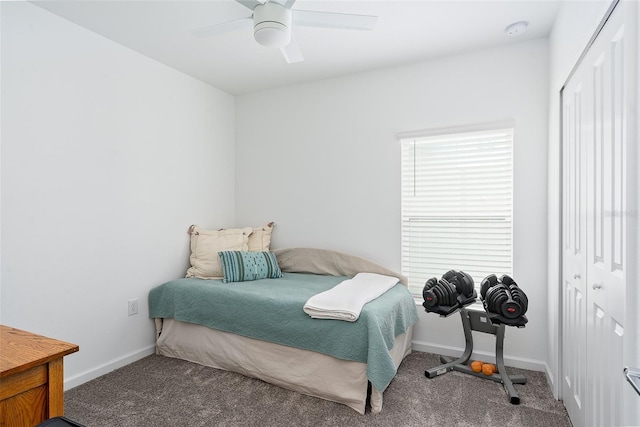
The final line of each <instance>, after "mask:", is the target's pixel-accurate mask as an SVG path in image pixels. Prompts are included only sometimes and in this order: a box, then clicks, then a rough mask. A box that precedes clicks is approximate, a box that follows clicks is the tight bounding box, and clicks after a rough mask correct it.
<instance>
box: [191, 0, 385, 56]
mask: <svg viewBox="0 0 640 427" xmlns="http://www.w3.org/2000/svg"><path fill="white" fill-rule="evenodd" d="M236 1H237V2H238V3H240V4H241V5H243V6H245V7H247V8H248V9H250V10H251V11H252V12H253V14H252V15H251V16H248V17H246V18H240V19H235V20H233V21H228V22H223V23H221V24H215V25H210V26H207V27H203V28H199V29H197V30H195V31H194V33H195V34H196V35H197V36H200V37H210V36H214V35H218V34H223V33H226V32H230V31H235V30H238V29H241V28H248V27H250V26H253V37H254V38H255V40H256V41H257V42H258V43H259V44H261V45H263V46H267V47H273V48H280V51H281V52H282V55H283V56H284V58H285V59H286V61H287V62H288V63H292V62H300V61H302V60H303V59H304V58H303V56H302V52H301V51H300V47H299V46H298V43H296V40H295V38H293V37H292V35H291V29H292V26H293V25H300V26H306V27H321V28H339V29H350V30H365V31H366V30H372V29H373V27H374V26H375V24H376V21H377V20H378V17H377V16H371V15H354V14H347V13H333V12H316V11H311V10H297V9H296V10H291V7H292V6H293V4H294V3H295V2H296V0H267V1H266V2H264V3H262V2H260V1H258V0H236Z"/></svg>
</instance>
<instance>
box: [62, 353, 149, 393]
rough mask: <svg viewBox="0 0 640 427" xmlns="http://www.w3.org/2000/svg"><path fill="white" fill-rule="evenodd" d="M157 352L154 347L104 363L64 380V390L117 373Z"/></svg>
mask: <svg viewBox="0 0 640 427" xmlns="http://www.w3.org/2000/svg"><path fill="white" fill-rule="evenodd" d="M155 352H156V346H155V345H152V346H149V347H146V348H143V349H141V350H137V351H134V352H131V353H128V354H125V355H123V356H121V357H118V358H116V359H113V360H111V361H109V362H106V363H103V364H102V365H99V366H96V367H95V368H92V369H89V370H87V371H84V372H81V373H79V374H77V375H74V376H72V377H71V378H66V379H65V380H64V389H65V391H66V390H69V389H71V388H74V387H77V386H79V385H80V384H84V383H86V382H87V381H91V380H93V379H95V378H98V377H99V376H102V375H104V374H108V373H109V372H111V371H115V370H116V369H118V368H122V367H123V366H126V365H128V364H130V363H133V362H135V361H136V360H140V359H142V358H144V357H147V356H149V355H152V354H154V353H155Z"/></svg>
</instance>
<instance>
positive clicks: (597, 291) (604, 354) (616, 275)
mask: <svg viewBox="0 0 640 427" xmlns="http://www.w3.org/2000/svg"><path fill="white" fill-rule="evenodd" d="M634 11H635V6H634V5H633V4H632V3H630V2H626V1H623V2H620V3H619V4H618V6H616V8H615V10H614V11H613V13H612V15H611V16H610V18H609V19H608V21H607V23H606V25H605V26H604V27H603V29H602V31H601V32H600V34H599V35H598V37H597V39H596V40H595V42H594V43H593V45H592V46H591V48H590V49H589V51H588V53H587V54H586V55H585V57H584V58H583V60H582V62H581V63H580V65H579V67H578V68H577V69H576V71H575V73H574V74H573V76H572V78H571V79H570V80H569V82H568V83H567V85H566V86H565V90H564V92H563V104H564V105H563V150H564V151H563V157H564V158H563V168H564V170H563V181H564V191H565V192H564V195H563V198H564V204H563V209H565V214H564V218H563V228H564V229H563V231H564V236H563V241H564V246H563V247H564V251H563V254H564V259H563V298H564V301H563V310H564V312H563V400H564V402H565V406H566V407H567V411H568V412H569V416H570V418H571V420H572V422H573V424H574V426H582V425H586V426H625V425H640V419H639V418H638V414H637V409H636V408H637V407H638V406H640V400H638V399H634V396H633V395H632V392H631V388H630V387H629V385H628V384H626V382H625V379H624V376H623V374H622V370H623V367H624V366H625V364H626V363H629V362H631V361H633V360H635V354H636V353H637V349H636V348H635V344H636V342H635V337H634V335H635V330H636V328H637V327H636V325H635V324H633V323H632V322H629V319H632V320H633V319H635V316H633V315H632V314H631V313H627V311H626V307H627V289H628V288H627V287H630V286H633V285H634V284H635V280H633V277H632V276H631V275H632V274H633V273H634V268H635V267H632V268H631V270H630V269H629V264H630V262H632V263H633V262H637V261H636V260H635V259H629V257H630V256H634V254H635V247H634V246H635V238H634V235H635V234H634V233H635V229H634V228H635V226H634V223H633V221H630V218H631V214H632V212H634V211H635V208H634V207H633V206H632V205H630V204H629V203H630V202H634V201H635V194H636V191H637V182H636V179H635V178H634V177H635V175H634V173H633V169H634V168H636V167H637V165H636V157H635V146H633V145H631V143H633V144H636V139H635V134H634V131H635V127H634V124H635V117H633V116H630V115H629V114H630V113H632V112H633V111H634V109H633V108H631V107H632V105H633V103H632V102H634V101H635V100H634V97H635V96H636V95H635V94H636V92H635V82H636V75H635V72H634V71H633V70H634V69H635V64H634V61H635V58H636V52H635V46H636V43H635V38H636V35H635V32H634V31H635V25H633V21H632V20H630V18H632V17H635V12H634ZM632 12H633V13H632ZM629 289H631V288H629ZM629 293H630V294H631V295H634V294H635V293H634V292H629Z"/></svg>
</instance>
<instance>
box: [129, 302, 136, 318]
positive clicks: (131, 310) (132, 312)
mask: <svg viewBox="0 0 640 427" xmlns="http://www.w3.org/2000/svg"><path fill="white" fill-rule="evenodd" d="M128 303H129V316H133V315H136V314H138V298H136V299H130V300H129V301H128Z"/></svg>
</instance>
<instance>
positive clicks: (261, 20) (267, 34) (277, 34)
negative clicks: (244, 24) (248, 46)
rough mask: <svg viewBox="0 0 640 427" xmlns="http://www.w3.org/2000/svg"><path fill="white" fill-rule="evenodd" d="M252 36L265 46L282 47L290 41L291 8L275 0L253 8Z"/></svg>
mask: <svg viewBox="0 0 640 427" xmlns="http://www.w3.org/2000/svg"><path fill="white" fill-rule="evenodd" d="M253 36H254V37H255V39H256V41H257V42H258V43H260V44H261V45H263V46H267V47H283V46H286V45H288V44H289V42H290V41H291V10H289V9H287V8H286V7H284V6H283V5H281V4H279V3H276V2H267V3H264V4H261V5H258V6H256V7H255V8H254V9H253Z"/></svg>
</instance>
